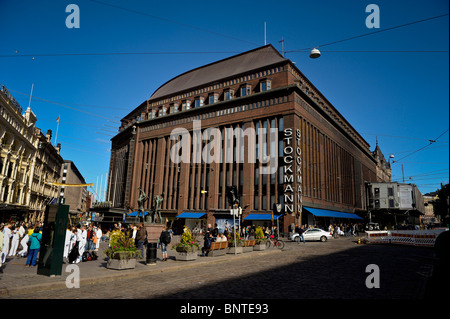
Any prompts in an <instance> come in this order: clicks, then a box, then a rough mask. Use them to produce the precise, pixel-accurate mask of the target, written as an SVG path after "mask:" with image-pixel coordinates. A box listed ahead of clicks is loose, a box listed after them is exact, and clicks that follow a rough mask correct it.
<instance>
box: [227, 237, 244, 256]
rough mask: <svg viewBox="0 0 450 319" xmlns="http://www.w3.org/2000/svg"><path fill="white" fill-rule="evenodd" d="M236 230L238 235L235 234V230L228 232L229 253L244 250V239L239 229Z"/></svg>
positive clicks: (238, 252)
mask: <svg viewBox="0 0 450 319" xmlns="http://www.w3.org/2000/svg"><path fill="white" fill-rule="evenodd" d="M235 232H236V236H235V235H234V233H233V232H229V233H228V236H227V238H228V251H227V253H228V254H242V252H243V251H244V247H243V246H244V240H243V239H242V238H241V236H240V235H239V232H238V231H235ZM235 237H236V247H235V242H234V238H235Z"/></svg>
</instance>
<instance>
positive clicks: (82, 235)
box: [77, 225, 87, 263]
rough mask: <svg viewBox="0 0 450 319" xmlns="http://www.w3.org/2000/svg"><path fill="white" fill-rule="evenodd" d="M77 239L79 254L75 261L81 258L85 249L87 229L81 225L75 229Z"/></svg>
mask: <svg viewBox="0 0 450 319" xmlns="http://www.w3.org/2000/svg"><path fill="white" fill-rule="evenodd" d="M77 236H78V238H77V241H78V242H79V243H78V245H79V246H78V253H79V254H80V255H79V256H78V260H77V263H79V262H80V261H81V258H82V257H83V253H84V251H85V250H86V243H87V231H86V227H85V226H84V225H83V226H81V228H80V229H79V230H78V231H77Z"/></svg>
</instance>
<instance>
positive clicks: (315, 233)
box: [289, 228, 332, 242]
mask: <svg viewBox="0 0 450 319" xmlns="http://www.w3.org/2000/svg"><path fill="white" fill-rule="evenodd" d="M298 236H299V235H298V233H293V234H292V235H291V236H290V237H289V239H290V240H292V241H297V240H298ZM331 237H332V236H331V235H330V232H327V231H325V230H322V229H319V228H309V229H307V230H305V231H304V232H303V238H305V241H306V240H320V241H322V242H324V241H327V239H330V238H331Z"/></svg>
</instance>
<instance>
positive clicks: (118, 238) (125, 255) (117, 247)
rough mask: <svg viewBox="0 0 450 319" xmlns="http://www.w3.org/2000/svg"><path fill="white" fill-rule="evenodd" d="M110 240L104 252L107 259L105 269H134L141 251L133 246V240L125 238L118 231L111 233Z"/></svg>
mask: <svg viewBox="0 0 450 319" xmlns="http://www.w3.org/2000/svg"><path fill="white" fill-rule="evenodd" d="M110 238H111V239H110V243H109V245H110V246H109V248H108V249H106V250H105V252H104V253H105V255H106V256H107V257H108V261H107V264H106V268H108V269H115V270H122V269H134V268H135V267H136V260H137V258H141V257H142V254H141V251H140V250H139V249H137V248H136V246H135V245H134V239H133V238H127V237H126V236H125V234H124V233H123V232H121V231H120V230H115V231H113V232H112V233H111V237H110Z"/></svg>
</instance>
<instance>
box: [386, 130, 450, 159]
mask: <svg viewBox="0 0 450 319" xmlns="http://www.w3.org/2000/svg"><path fill="white" fill-rule="evenodd" d="M447 132H448V129H447V130H445V131H444V132H443V133H442V134H440V135H439V136H438V137H437V138H435V139H434V140H429V141H430V143H429V144H428V145H425V146H424V147H421V148H419V149H418V150H415V151H413V152H411V153H410V154H408V155H406V156H403V157H402V158H401V159H399V160H396V161H395V160H394V161H392V163H398V162H400V161H401V160H403V159H405V158H407V157H409V156H411V155H413V154H415V153H417V152H420V151H422V150H424V149H425V148H427V147H429V146H430V145H432V144H433V143H436V141H437V140H438V139H439V138H440V137H442V136H443V135H444V134H445V133H447Z"/></svg>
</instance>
